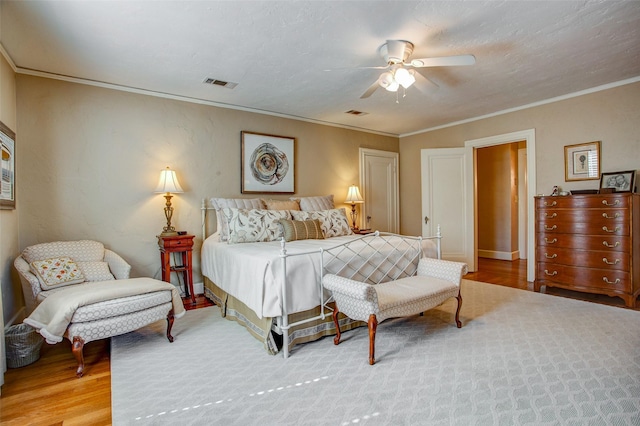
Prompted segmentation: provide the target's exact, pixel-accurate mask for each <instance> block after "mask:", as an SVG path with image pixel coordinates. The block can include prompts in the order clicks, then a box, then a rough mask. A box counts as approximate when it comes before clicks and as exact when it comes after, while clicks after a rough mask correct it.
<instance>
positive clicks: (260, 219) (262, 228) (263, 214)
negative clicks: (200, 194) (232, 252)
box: [222, 207, 291, 244]
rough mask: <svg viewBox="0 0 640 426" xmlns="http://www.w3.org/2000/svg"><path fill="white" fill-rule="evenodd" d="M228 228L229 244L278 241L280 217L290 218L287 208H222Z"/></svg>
mask: <svg viewBox="0 0 640 426" xmlns="http://www.w3.org/2000/svg"><path fill="white" fill-rule="evenodd" d="M222 214H224V216H225V218H226V220H227V227H228V229H229V238H228V240H227V242H228V243H229V244H235V243H251V242H260V241H278V240H280V239H281V238H282V226H280V223H279V222H278V221H279V220H280V219H290V218H291V215H290V213H289V211H288V210H256V209H252V210H247V209H234V208H228V207H227V208H224V209H222Z"/></svg>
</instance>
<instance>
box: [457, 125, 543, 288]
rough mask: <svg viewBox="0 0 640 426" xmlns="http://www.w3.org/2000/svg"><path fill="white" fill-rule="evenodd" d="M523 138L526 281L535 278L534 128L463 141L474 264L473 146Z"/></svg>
mask: <svg viewBox="0 0 640 426" xmlns="http://www.w3.org/2000/svg"><path fill="white" fill-rule="evenodd" d="M523 140H524V141H525V142H526V144H527V281H529V282H533V281H534V280H535V251H534V250H535V236H534V229H535V220H534V219H535V216H534V215H535V212H534V203H533V197H534V196H535V194H536V131H535V129H528V130H522V131H518V132H512V133H505V134H502V135H494V136H488V137H485V138H480V139H472V140H467V141H465V142H464V146H465V151H466V155H465V157H466V161H467V166H466V168H467V170H468V171H470V173H467V183H466V186H467V188H473V190H472V191H467V197H468V199H467V202H468V203H469V204H468V205H470V206H473V208H472V209H469V210H468V212H467V217H466V221H467V226H468V229H472V230H473V238H472V239H469V241H470V243H471V244H473V247H468V249H469V250H471V252H472V253H473V256H474V258H475V261H476V264H477V262H478V226H477V225H478V205H477V204H476V189H477V188H476V172H477V156H476V148H483V147H487V146H494V145H502V144H509V143H512V142H519V141H523Z"/></svg>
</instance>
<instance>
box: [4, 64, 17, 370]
mask: <svg viewBox="0 0 640 426" xmlns="http://www.w3.org/2000/svg"><path fill="white" fill-rule="evenodd" d="M0 121H2V122H3V123H4V124H5V125H6V126H7V127H9V128H10V129H11V130H13V131H14V132H15V133H16V155H17V156H20V155H21V152H20V148H21V147H20V140H19V139H18V136H17V133H18V132H17V125H16V80H15V73H14V71H13V69H12V68H11V65H10V64H9V63H8V62H7V61H6V59H5V58H4V57H3V56H2V55H0ZM16 169H17V170H16V171H17V172H18V173H19V172H20V169H19V168H18V165H17V164H16ZM19 191H20V187H19V186H18V185H16V199H17V198H18V197H19V196H20V195H19ZM19 208H20V205H19V204H18V203H16V210H0V265H1V266H0V294H1V295H2V307H0V315H1V317H2V320H3V324H6V323H8V322H9V321H10V320H11V318H12V317H13V316H14V314H15V310H14V309H13V308H12V306H13V305H14V303H15V301H16V300H18V301H21V300H22V291H21V290H20V284H19V283H17V282H13V280H12V278H11V275H12V270H13V258H14V256H15V253H16V252H17V250H18V211H19V210H18V209H19ZM0 325H2V324H0ZM2 340H3V342H4V338H3V339H2ZM0 364H1V363H0Z"/></svg>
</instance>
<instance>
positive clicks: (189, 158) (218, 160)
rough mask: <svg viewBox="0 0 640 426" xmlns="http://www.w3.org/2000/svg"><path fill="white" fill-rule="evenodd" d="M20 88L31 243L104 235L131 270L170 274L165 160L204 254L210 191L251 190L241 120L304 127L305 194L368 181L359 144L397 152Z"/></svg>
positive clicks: (300, 187)
mask: <svg viewBox="0 0 640 426" xmlns="http://www.w3.org/2000/svg"><path fill="white" fill-rule="evenodd" d="M17 89H18V90H17V93H18V112H19V117H20V118H19V119H20V123H19V124H20V129H21V132H20V135H19V137H20V156H19V158H18V161H19V164H18V165H19V170H20V174H19V176H18V187H19V189H20V192H19V195H18V198H19V202H20V207H21V208H20V210H19V213H20V232H19V237H20V244H19V246H20V250H22V249H23V248H25V247H26V246H29V245H31V244H34V243H39V242H45V241H52V240H70V239H80V238H89V239H95V240H99V241H102V242H104V243H105V244H106V245H107V246H108V247H109V248H111V249H113V250H115V251H116V252H118V253H120V254H121V255H122V256H123V257H124V258H125V259H127V261H129V263H131V265H132V266H133V270H132V276H156V277H159V270H160V262H159V254H158V248H157V241H156V238H155V235H157V234H158V233H160V231H161V230H162V227H163V225H164V224H165V218H164V214H163V207H164V202H165V200H164V198H163V197H162V194H154V193H153V190H154V189H155V186H156V184H157V179H158V176H159V173H160V170H161V169H163V168H165V167H166V166H170V167H171V168H172V169H174V170H176V172H177V174H178V178H179V180H180V183H181V185H182V187H183V189H184V190H185V191H186V192H185V193H184V194H177V195H176V196H175V197H173V200H172V202H173V205H174V207H175V213H174V217H173V221H172V223H173V224H174V225H175V226H176V228H177V229H178V230H186V231H189V232H190V233H194V234H196V235H197V239H196V247H197V248H198V252H196V253H195V256H194V257H195V259H198V257H199V246H200V243H201V239H200V203H201V199H202V198H203V197H211V196H219V197H243V195H242V194H240V132H241V131H242V130H247V131H254V132H261V133H268V134H275V135H282V136H289V137H295V138H296V148H295V149H296V154H295V157H296V163H295V167H296V170H295V175H296V194H298V195H324V194H330V193H332V194H334V195H335V198H336V203H337V204H339V206H345V205H344V204H342V203H341V202H342V201H343V200H344V197H345V196H346V193H347V188H348V186H349V185H350V184H351V183H353V182H357V181H358V158H359V157H358V148H360V147H366V148H374V149H382V150H388V151H394V152H397V151H398V139H397V138H395V137H386V136H379V135H374V134H369V133H363V132H357V131H352V130H346V129H342V128H337V127H329V126H322V125H317V124H312V123H307V122H302V121H296V120H290V119H284V118H278V117H273V116H267V115H260V114H254V113H249V112H242V111H236V110H230V109H222V108H215V107H211V106H205V105H199V104H193V103H187V102H181V101H176V100H169V99H162V98H157V97H152V96H144V95H139V94H133V93H127V92H121V91H115V90H110V89H105V88H98V87H93V86H88V85H81V84H75V83H69V82H63V81H57V80H51V79H45V78H39V77H33V76H27V75H18V76H17ZM244 197H248V198H252V197H262V198H280V199H286V198H287V197H289V195H279V196H273V197H269V195H268V194H264V195H253V194H251V195H244ZM345 207H346V206H345ZM17 253H18V251H17V250H16V251H14V252H13V253H11V255H16V254H17ZM195 263H196V265H195V266H196V267H195V271H194V272H195V273H196V277H194V278H195V281H199V280H201V277H200V275H199V261H198V260H196V261H195Z"/></svg>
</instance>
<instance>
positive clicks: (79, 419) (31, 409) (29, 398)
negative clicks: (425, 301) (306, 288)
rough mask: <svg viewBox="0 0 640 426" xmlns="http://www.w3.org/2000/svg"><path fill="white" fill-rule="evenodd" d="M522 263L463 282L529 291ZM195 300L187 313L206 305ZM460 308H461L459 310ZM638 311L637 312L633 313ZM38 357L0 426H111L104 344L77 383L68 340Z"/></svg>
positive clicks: (608, 300)
mask: <svg viewBox="0 0 640 426" xmlns="http://www.w3.org/2000/svg"><path fill="white" fill-rule="evenodd" d="M526 276H527V271H526V261H523V260H517V261H514V262H508V261H504V260H492V259H482V258H481V259H479V262H478V271H477V272H473V273H469V274H467V275H465V278H466V279H469V280H475V281H482V282H486V283H492V284H499V285H503V286H508V287H515V288H520V289H525V290H530V291H532V290H533V283H528V282H527V280H526ZM543 291H545V292H546V293H548V294H554V295H557V296H562V297H570V298H575V299H581V300H589V301H592V302H597V303H604V304H609V305H614V306H624V303H622V300H621V299H620V298H615V297H608V296H598V295H588V294H584V293H577V292H571V291H566V290H561V289H552V288H550V289H546V290H545V289H544V287H543ZM210 304H211V303H210V302H209V301H208V300H207V299H205V298H204V296H199V297H198V298H197V301H196V304H194V305H192V304H191V303H189V302H188V301H185V307H186V308H187V309H197V308H200V307H204V306H209V305H210ZM463 309H464V308H463ZM637 310H640V308H637ZM41 354H42V355H41V357H40V359H39V360H38V361H36V362H35V363H33V364H31V365H28V366H26V367H22V368H16V369H9V370H8V371H7V373H6V374H5V377H4V378H5V384H4V386H2V395H1V396H0V424H2V425H3V426H5V425H7V426H8V425H16V426H17V425H20V426H22V425H36V426H39V425H42V426H45V425H46V426H48V425H63V424H64V425H65V426H66V425H83V426H85V425H110V424H111V370H110V368H111V365H110V361H109V355H110V346H109V339H105V340H100V341H96V342H90V343H88V344H87V345H86V346H85V375H84V376H83V377H82V378H80V379H77V378H76V376H75V369H76V363H75V359H74V358H73V356H72V355H71V347H70V344H69V342H68V341H66V340H65V341H64V343H59V344H57V345H47V344H46V343H45V344H44V345H43V347H42V352H41Z"/></svg>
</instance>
